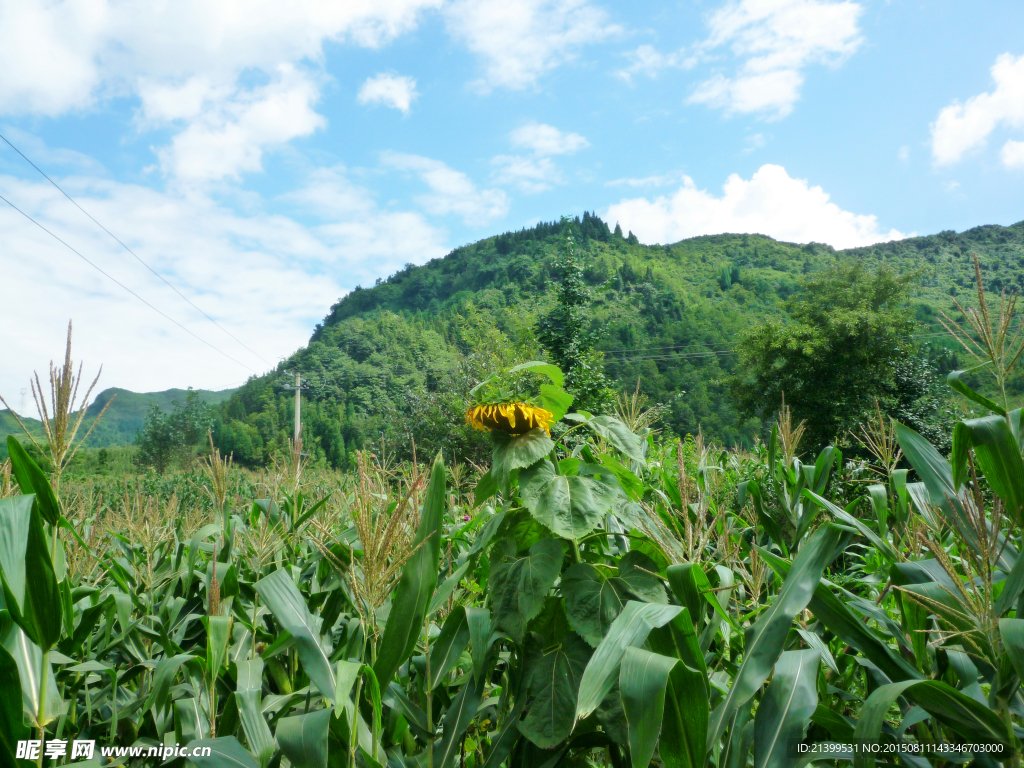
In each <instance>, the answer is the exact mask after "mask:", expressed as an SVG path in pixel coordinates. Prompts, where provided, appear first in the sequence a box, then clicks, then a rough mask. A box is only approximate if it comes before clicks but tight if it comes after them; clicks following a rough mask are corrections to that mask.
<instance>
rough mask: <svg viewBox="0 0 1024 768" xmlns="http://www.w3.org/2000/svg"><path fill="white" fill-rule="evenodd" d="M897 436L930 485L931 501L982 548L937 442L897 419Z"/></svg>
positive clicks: (914, 466)
mask: <svg viewBox="0 0 1024 768" xmlns="http://www.w3.org/2000/svg"><path fill="white" fill-rule="evenodd" d="M896 440H897V441H898V442H899V444H900V448H901V449H902V450H903V455H904V456H906V457H907V461H909V462H910V466H912V467H913V468H914V469H915V470H916V471H917V474H918V476H919V477H920V478H921V480H922V481H923V482H924V484H925V487H926V488H927V489H928V496H929V498H930V499H931V502H932V504H934V505H935V506H936V507H938V508H939V509H940V510H942V512H943V514H944V515H945V516H946V519H947V520H948V521H949V522H950V523H951V524H953V525H955V526H956V527H957V530H959V531H960V534H961V535H962V536H963V537H964V538H965V539H966V540H967V542H968V543H969V544H970V545H971V547H972V548H973V549H974V550H975V551H979V544H978V537H977V535H976V534H975V533H974V530H973V528H972V527H971V524H970V521H969V520H968V518H967V513H966V512H965V510H964V507H963V502H962V501H961V500H960V497H959V496H958V495H957V490H956V485H955V484H954V482H953V470H952V468H951V467H950V466H949V462H948V461H946V460H945V459H944V458H942V455H941V454H940V453H939V452H938V451H937V450H935V446H933V445H932V444H931V443H929V442H928V441H927V440H925V439H924V438H923V437H921V435H919V434H918V433H917V432H915V431H914V430H912V429H911V428H910V427H907V426H905V425H903V424H900V423H899V422H896Z"/></svg>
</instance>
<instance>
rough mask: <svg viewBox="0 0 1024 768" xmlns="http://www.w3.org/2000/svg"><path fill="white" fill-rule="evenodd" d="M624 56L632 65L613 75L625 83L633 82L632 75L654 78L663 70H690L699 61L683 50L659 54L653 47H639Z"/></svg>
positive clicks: (698, 58)
mask: <svg viewBox="0 0 1024 768" xmlns="http://www.w3.org/2000/svg"><path fill="white" fill-rule="evenodd" d="M626 56H627V57H628V58H630V59H632V63H631V64H630V65H629V66H628V67H625V68H624V69H620V70H618V71H617V72H616V73H615V75H616V77H619V78H621V79H622V80H625V81H626V82H627V83H631V82H633V75H646V76H647V77H650V78H656V77H657V76H658V75H659V74H660V73H661V71H662V70H664V69H690V68H692V67H694V66H695V65H696V64H697V62H698V61H699V60H700V57H699V56H697V55H695V54H692V53H691V54H687V53H686V49H685V48H681V49H680V50H678V51H673V52H672V53H661V52H660V51H658V50H657V49H656V48H655V47H654V46H653V45H641V46H639V47H638V48H637V49H636V50H635V51H630V52H629V53H627V54H626Z"/></svg>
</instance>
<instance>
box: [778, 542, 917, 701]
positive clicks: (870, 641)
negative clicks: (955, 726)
mask: <svg viewBox="0 0 1024 768" xmlns="http://www.w3.org/2000/svg"><path fill="white" fill-rule="evenodd" d="M761 555H762V556H763V557H764V559H765V562H767V563H768V565H769V567H770V568H771V569H772V570H773V571H775V573H776V574H778V576H779V577H780V578H782V579H785V578H786V577H787V576H789V571H790V569H791V568H792V564H791V563H789V562H787V561H786V560H783V559H782V558H779V557H776V556H775V555H773V554H771V553H770V552H765V551H761ZM807 607H808V608H809V609H810V611H811V613H813V614H814V617H815V618H816V619H818V621H820V622H821V623H822V624H824V625H825V627H826V628H827V629H828V631H829V632H831V633H832V634H834V635H835V636H836V637H838V638H839V639H840V640H842V641H843V642H844V643H846V644H847V645H849V646H850V647H852V648H855V649H856V650H858V651H860V652H861V653H862V654H864V657H865V658H866V659H868V661H870V662H871V663H872V664H874V665H875V666H876V667H878V668H879V669H881V670H882V672H884V673H885V675H886V677H888V678H889V679H890V680H893V681H900V680H907V679H920V677H921V673H920V672H918V671H917V670H916V669H914V667H912V666H911V665H910V664H908V663H907V662H906V661H905V660H904V659H903V658H902V657H901V656H899V654H898V653H897V652H896V651H894V650H893V649H892V648H891V647H890V646H889V645H887V644H886V643H885V642H884V641H883V640H882V639H881V638H879V637H878V636H877V635H875V634H874V632H873V631H872V630H871V629H869V628H868V626H867V625H866V624H865V623H864V622H863V621H862V620H860V619H859V618H858V617H857V616H855V615H854V613H853V611H851V610H850V609H849V608H847V607H846V605H845V604H844V603H843V602H842V601H841V600H840V599H839V598H838V597H836V596H835V595H834V594H833V593H832V590H830V589H829V587H828V584H827V582H825V580H824V579H822V580H821V581H820V582H819V583H818V585H817V586H816V587H815V588H814V597H812V598H811V602H810V603H808V606H807Z"/></svg>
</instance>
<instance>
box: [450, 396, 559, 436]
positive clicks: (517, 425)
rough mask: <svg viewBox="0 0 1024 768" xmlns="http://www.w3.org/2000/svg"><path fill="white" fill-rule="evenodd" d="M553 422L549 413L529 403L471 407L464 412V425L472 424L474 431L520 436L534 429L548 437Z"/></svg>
mask: <svg viewBox="0 0 1024 768" xmlns="http://www.w3.org/2000/svg"><path fill="white" fill-rule="evenodd" d="M554 421H555V417H554V414H552V413H551V411H546V410H544V409H543V408H539V407H538V406H536V405H530V404H529V403H519V402H516V403H496V404H493V405H472V406H470V407H469V408H468V409H467V410H466V423H467V424H472V425H473V428H474V429H481V430H484V431H490V430H492V429H500V430H501V431H502V432H508V433H509V434H511V435H521V434H523V433H525V432H529V431H530V430H531V429H534V428H536V427H539V428H541V429H543V430H544V431H545V432H547V433H548V434H549V435H550V434H551V425H552V424H553V423H554Z"/></svg>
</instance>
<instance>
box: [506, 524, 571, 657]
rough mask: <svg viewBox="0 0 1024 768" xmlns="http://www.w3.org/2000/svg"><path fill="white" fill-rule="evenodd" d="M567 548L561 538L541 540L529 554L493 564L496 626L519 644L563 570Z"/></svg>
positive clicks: (531, 548)
mask: <svg viewBox="0 0 1024 768" xmlns="http://www.w3.org/2000/svg"><path fill="white" fill-rule="evenodd" d="M564 556H565V545H564V544H563V543H562V542H561V541H559V540H558V539H541V540H540V541H538V542H537V543H536V544H534V545H533V546H532V547H530V549H529V552H528V554H526V555H523V556H521V557H514V558H512V559H510V560H503V561H501V562H499V563H495V564H492V565H491V574H490V578H489V579H488V582H487V591H488V599H489V600H490V604H491V613H492V615H493V618H494V622H493V623H494V626H495V627H496V628H497V629H499V630H501V631H503V632H505V633H507V634H508V635H509V636H510V637H511V638H513V639H514V640H515V641H516V642H517V643H521V642H523V637H524V635H525V633H526V625H527V624H528V623H529V621H530V619H532V618H534V617H535V616H536V615H537V614H539V613H540V611H541V608H543V607H544V598H545V597H546V596H547V594H548V591H549V590H550V589H551V587H553V586H554V584H555V579H557V578H558V574H559V572H560V571H561V570H562V558H563V557H564Z"/></svg>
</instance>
